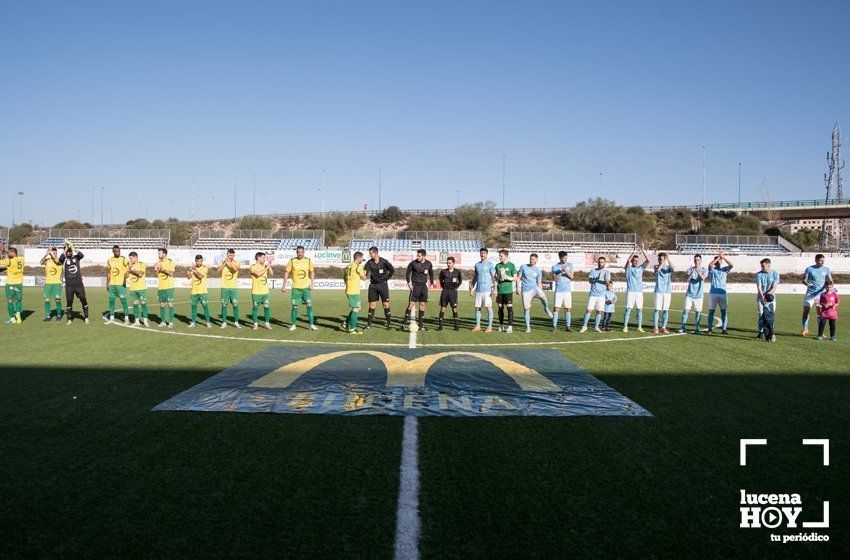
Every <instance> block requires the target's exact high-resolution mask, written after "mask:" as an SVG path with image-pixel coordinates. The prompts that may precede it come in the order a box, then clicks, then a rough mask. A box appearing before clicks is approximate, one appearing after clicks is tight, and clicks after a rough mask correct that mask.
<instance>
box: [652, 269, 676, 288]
mask: <svg viewBox="0 0 850 560" xmlns="http://www.w3.org/2000/svg"><path fill="white" fill-rule="evenodd" d="M672 277H673V269H672V268H670V265H669V264H667V265H664V268H660V267H659V265H655V293H656V294H669V293H672V292H673V284H672V283H671V282H670V280H671V278H672Z"/></svg>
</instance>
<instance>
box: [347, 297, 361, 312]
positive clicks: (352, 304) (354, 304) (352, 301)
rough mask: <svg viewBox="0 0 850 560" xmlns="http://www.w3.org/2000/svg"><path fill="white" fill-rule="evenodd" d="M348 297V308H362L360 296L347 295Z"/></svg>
mask: <svg viewBox="0 0 850 560" xmlns="http://www.w3.org/2000/svg"><path fill="white" fill-rule="evenodd" d="M345 295H346V297H348V307H349V308H351V309H356V308H358V307H360V294H345Z"/></svg>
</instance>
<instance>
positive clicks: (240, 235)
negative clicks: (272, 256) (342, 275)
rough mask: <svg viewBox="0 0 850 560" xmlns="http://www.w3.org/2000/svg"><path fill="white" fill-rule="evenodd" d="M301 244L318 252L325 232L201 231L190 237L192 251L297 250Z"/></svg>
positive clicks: (323, 242)
mask: <svg viewBox="0 0 850 560" xmlns="http://www.w3.org/2000/svg"><path fill="white" fill-rule="evenodd" d="M299 245H303V246H304V248H305V249H308V250H316V249H321V248H323V247H324V246H325V231H324V230H279V231H272V230H256V229H250V230H234V231H232V232H231V233H230V234H229V235H225V233H224V232H223V231H220V230H200V231H198V232H196V233H195V234H194V235H192V236H191V237H190V238H189V246H191V247H192V248H193V249H214V250H223V249H245V250H256V251H269V252H270V251H286V250H294V249H295V248H296V247H298V246H299Z"/></svg>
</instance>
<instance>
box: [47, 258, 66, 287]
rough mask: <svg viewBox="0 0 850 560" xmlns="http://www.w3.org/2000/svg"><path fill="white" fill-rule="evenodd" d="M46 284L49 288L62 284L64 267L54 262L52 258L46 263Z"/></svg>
mask: <svg viewBox="0 0 850 560" xmlns="http://www.w3.org/2000/svg"><path fill="white" fill-rule="evenodd" d="M44 283H45V284H46V285H48V286H55V285H56V284H61V283H62V265H61V264H59V263H56V262H53V259H51V258H50V257H47V260H45V261H44Z"/></svg>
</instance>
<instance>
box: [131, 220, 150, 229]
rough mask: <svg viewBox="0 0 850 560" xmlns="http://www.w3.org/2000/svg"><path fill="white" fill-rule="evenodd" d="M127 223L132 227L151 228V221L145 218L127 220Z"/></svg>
mask: <svg viewBox="0 0 850 560" xmlns="http://www.w3.org/2000/svg"><path fill="white" fill-rule="evenodd" d="M125 225H126V226H127V227H128V228H131V229H151V223H150V222H149V221H147V220H146V219H144V218H136V219H134V220H127V222H126V224H125Z"/></svg>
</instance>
